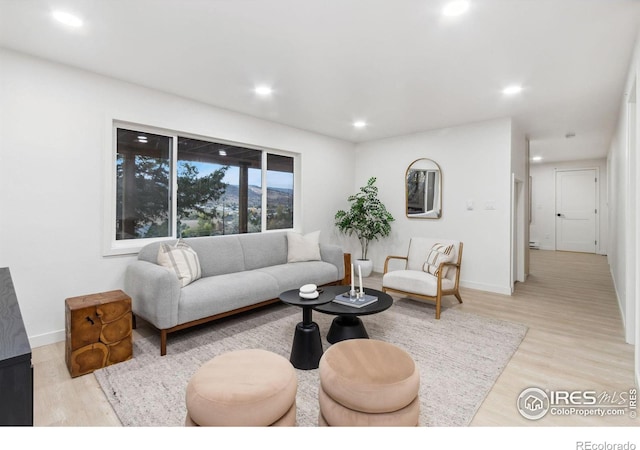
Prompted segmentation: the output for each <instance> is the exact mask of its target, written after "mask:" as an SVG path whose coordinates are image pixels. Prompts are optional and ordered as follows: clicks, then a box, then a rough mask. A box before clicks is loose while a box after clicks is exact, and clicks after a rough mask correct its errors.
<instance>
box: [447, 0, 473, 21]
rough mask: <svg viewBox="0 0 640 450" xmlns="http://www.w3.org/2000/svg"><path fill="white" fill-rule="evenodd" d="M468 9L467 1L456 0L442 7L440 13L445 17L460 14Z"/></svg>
mask: <svg viewBox="0 0 640 450" xmlns="http://www.w3.org/2000/svg"><path fill="white" fill-rule="evenodd" d="M468 10H469V2H468V1H465V0H458V1H453V2H449V3H447V4H446V5H444V8H442V15H443V16H447V17H455V16H460V15H462V14H464V13H466V12H467V11H468Z"/></svg>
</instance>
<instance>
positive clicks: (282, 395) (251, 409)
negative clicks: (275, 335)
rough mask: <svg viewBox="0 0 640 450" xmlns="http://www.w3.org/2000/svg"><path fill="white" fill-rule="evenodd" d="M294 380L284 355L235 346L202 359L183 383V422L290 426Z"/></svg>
mask: <svg viewBox="0 0 640 450" xmlns="http://www.w3.org/2000/svg"><path fill="white" fill-rule="evenodd" d="M297 390H298V379H297V377H296V372H295V369H294V368H293V366H292V365H291V363H290V362H289V360H287V359H286V358H284V357H283V356H280V355H277V354H275V353H272V352H269V351H266V350H260V349H250V350H238V351H233V352H228V353H224V354H222V355H219V356H216V357H215V358H213V359H212V360H211V361H209V362H207V363H205V364H203V365H202V366H201V367H200V368H199V369H198V370H197V372H196V373H195V374H194V375H193V376H192V377H191V379H190V380H189V384H188V385H187V394H186V402H187V418H186V420H185V425H187V426H190V425H192V426H198V425H199V426H223V427H229V426H245V427H254V426H295V425H296V392H297Z"/></svg>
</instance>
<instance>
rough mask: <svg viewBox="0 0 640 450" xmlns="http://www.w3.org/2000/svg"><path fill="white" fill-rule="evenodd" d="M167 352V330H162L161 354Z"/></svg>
mask: <svg viewBox="0 0 640 450" xmlns="http://www.w3.org/2000/svg"><path fill="white" fill-rule="evenodd" d="M166 354H167V330H160V356H164V355H166Z"/></svg>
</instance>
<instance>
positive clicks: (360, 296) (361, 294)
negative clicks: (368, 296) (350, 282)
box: [356, 291, 365, 300]
mask: <svg viewBox="0 0 640 450" xmlns="http://www.w3.org/2000/svg"><path fill="white" fill-rule="evenodd" d="M364 296H365V293H364V292H360V291H358V293H357V294H356V297H357V299H358V300H364Z"/></svg>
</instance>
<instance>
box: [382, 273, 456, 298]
mask: <svg viewBox="0 0 640 450" xmlns="http://www.w3.org/2000/svg"><path fill="white" fill-rule="evenodd" d="M454 285H455V283H454V282H453V281H452V280H449V279H448V278H443V279H442V289H443V290H447V289H453V287H454ZM382 287H383V288H389V289H397V290H399V291H405V292H413V293H416V294H421V295H427V296H430V297H435V296H436V295H437V294H438V279H437V278H436V277H434V276H433V275H431V274H430V273H427V272H423V271H422V270H394V271H393V272H387V273H385V274H384V276H383V277H382Z"/></svg>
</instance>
